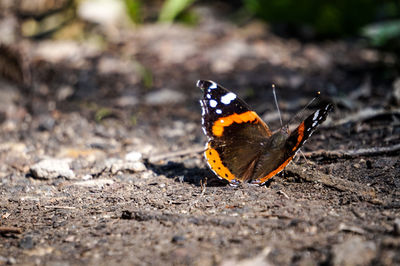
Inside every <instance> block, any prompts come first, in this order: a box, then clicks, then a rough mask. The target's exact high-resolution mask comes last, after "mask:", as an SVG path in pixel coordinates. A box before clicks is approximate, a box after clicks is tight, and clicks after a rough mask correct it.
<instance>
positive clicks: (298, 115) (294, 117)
mask: <svg viewBox="0 0 400 266" xmlns="http://www.w3.org/2000/svg"><path fill="white" fill-rule="evenodd" d="M320 94H321V92H320V91H317V95H316V96H315V97H314V98H312V99H311V101H309V102H308V103H307V104H306V106H304V107H303V109H301V111H300V112H298V113H297V114H296V115H295V116H293V117H292V119H290V120H289V122H288V125H289V124H290V123H292V121H293V120H294V119H297V118H298V117H300V116H301V115H302V114H303V113H304V111H305V110H306V109H307V108H308V107H309V106H310V105H311V104H312V103H313V102H314V101H315V100H317V99H319V96H320Z"/></svg>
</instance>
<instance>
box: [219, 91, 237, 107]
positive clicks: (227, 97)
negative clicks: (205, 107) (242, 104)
mask: <svg viewBox="0 0 400 266" xmlns="http://www.w3.org/2000/svg"><path fill="white" fill-rule="evenodd" d="M235 99H236V94H234V93H233V92H229V93H227V94H225V95H224V96H222V97H221V102H222V103H223V104H226V105H228V104H230V103H231V101H233V100H235Z"/></svg>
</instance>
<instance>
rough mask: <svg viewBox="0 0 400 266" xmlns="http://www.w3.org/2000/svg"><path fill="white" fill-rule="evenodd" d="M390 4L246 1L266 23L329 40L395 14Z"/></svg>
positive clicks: (374, 1) (344, 0) (331, 0)
mask: <svg viewBox="0 0 400 266" xmlns="http://www.w3.org/2000/svg"><path fill="white" fill-rule="evenodd" d="M390 2H394V0H393V1H377V0H327V1H320V0H243V3H244V5H245V6H246V8H247V9H248V10H249V11H250V12H252V13H253V14H255V15H256V16H258V17H260V18H262V19H264V20H266V21H269V22H278V23H279V22H281V23H290V24H292V25H296V26H300V25H307V26H311V28H312V29H313V30H314V31H315V32H316V34H317V35H320V36H329V37H332V36H336V37H337V36H343V35H351V34H355V33H359V31H360V29H361V27H363V26H365V25H366V24H368V23H371V22H372V21H373V20H374V19H376V17H377V15H378V14H379V13H382V12H387V13H390V12H392V11H391V10H387V11H385V10H384V8H383V7H386V6H387V5H388V3H390ZM393 8H396V7H395V6H393ZM397 8H398V7H397ZM381 15H384V16H385V15H386V14H381Z"/></svg>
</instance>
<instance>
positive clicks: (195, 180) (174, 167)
mask: <svg viewBox="0 0 400 266" xmlns="http://www.w3.org/2000/svg"><path fill="white" fill-rule="evenodd" d="M146 166H147V168H148V169H151V170H152V171H153V172H155V173H156V174H157V175H164V176H166V177H167V178H171V179H174V180H175V181H176V182H181V183H183V182H184V183H189V184H193V185H195V186H203V185H204V184H205V185H206V186H207V187H221V186H226V185H228V184H229V182H227V181H225V180H220V179H219V178H217V177H216V176H215V175H214V174H213V173H212V172H211V171H210V170H209V169H207V168H200V167H197V166H195V167H187V166H185V165H184V164H183V163H178V162H172V161H169V162H168V163H167V164H162V165H160V164H154V163H150V162H147V163H146Z"/></svg>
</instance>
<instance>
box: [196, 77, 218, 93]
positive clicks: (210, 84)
mask: <svg viewBox="0 0 400 266" xmlns="http://www.w3.org/2000/svg"><path fill="white" fill-rule="evenodd" d="M217 85H218V84H217V83H216V82H214V81H212V80H204V79H199V80H198V81H197V82H196V87H198V88H200V89H202V90H204V89H208V88H217Z"/></svg>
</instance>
